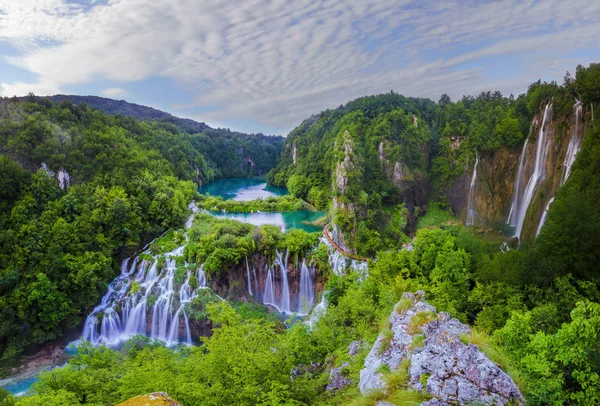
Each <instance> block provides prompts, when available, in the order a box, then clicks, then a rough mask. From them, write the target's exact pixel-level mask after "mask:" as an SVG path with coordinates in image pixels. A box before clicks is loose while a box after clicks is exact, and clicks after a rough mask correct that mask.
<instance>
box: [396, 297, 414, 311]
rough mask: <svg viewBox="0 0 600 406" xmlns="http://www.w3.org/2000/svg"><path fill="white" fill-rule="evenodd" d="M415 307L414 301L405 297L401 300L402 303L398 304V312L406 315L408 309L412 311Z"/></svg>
mask: <svg viewBox="0 0 600 406" xmlns="http://www.w3.org/2000/svg"><path fill="white" fill-rule="evenodd" d="M412 305H413V301H412V299H409V298H407V297H404V298H402V299H400V301H399V302H398V303H397V304H396V312H398V313H399V314H404V313H406V311H407V310H408V309H410V308H411V307H412Z"/></svg>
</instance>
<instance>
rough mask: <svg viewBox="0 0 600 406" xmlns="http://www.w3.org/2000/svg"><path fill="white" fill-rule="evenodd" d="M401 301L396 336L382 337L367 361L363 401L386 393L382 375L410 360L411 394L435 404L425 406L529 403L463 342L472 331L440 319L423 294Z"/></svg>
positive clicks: (363, 372)
mask: <svg viewBox="0 0 600 406" xmlns="http://www.w3.org/2000/svg"><path fill="white" fill-rule="evenodd" d="M402 299H403V300H402V301H401V302H400V303H401V304H402V306H398V305H397V306H396V308H395V309H394V311H393V312H392V314H391V316H390V327H389V328H390V330H391V331H392V333H393V336H392V337H391V338H390V335H391V334H387V335H385V334H383V333H382V334H380V335H379V337H378V338H377V340H376V341H375V344H373V347H372V348H371V350H370V352H369V355H367V358H366V359H365V367H364V369H363V370H361V372H360V383H359V388H360V391H361V393H362V394H363V395H365V394H368V393H369V392H371V391H374V390H383V391H384V392H385V390H386V388H385V384H384V381H383V373H382V371H383V370H386V369H387V368H389V370H390V371H394V370H396V369H398V368H399V367H400V363H401V362H402V361H404V360H405V359H409V360H410V366H409V367H408V375H409V380H408V384H407V389H411V390H415V391H418V392H426V393H427V394H428V395H429V396H430V397H431V399H430V400H428V401H426V402H424V403H423V404H424V405H429V406H433V405H436V406H441V405H450V404H452V405H454V404H461V405H464V404H471V403H478V404H488V405H505V404H508V403H509V402H512V403H511V404H519V405H522V404H524V403H525V400H524V398H523V396H522V395H521V393H520V391H519V388H518V387H517V385H516V384H515V383H514V382H513V381H512V379H511V378H510V377H509V376H508V375H507V374H506V373H504V372H503V371H502V370H501V369H500V367H499V366H498V365H496V364H494V363H493V362H492V361H490V360H489V359H488V358H487V357H486V356H485V354H484V353H483V352H482V351H481V350H480V349H479V347H478V346H476V345H473V344H470V343H467V344H465V343H463V342H462V341H461V336H465V335H467V334H469V333H470V332H471V329H470V328H469V326H467V325H465V324H462V323H461V322H459V321H458V320H457V319H453V318H451V317H450V315H449V314H448V313H445V312H440V313H437V312H436V309H435V308H434V307H433V306H431V305H430V304H428V303H426V302H425V301H424V299H425V294H424V293H423V292H422V291H418V292H416V293H415V294H411V293H405V294H404V295H403V297H402ZM408 300H409V301H410V302H407V301H408ZM407 304H410V306H408V305H407ZM400 307H401V308H400ZM417 315H418V316H417ZM415 316H417V319H415V320H414V321H413V322H412V323H411V320H413V317H415ZM417 320H421V321H420V322H416V321H417ZM416 336H419V337H418V338H417V339H415V337H416ZM413 340H414V341H413Z"/></svg>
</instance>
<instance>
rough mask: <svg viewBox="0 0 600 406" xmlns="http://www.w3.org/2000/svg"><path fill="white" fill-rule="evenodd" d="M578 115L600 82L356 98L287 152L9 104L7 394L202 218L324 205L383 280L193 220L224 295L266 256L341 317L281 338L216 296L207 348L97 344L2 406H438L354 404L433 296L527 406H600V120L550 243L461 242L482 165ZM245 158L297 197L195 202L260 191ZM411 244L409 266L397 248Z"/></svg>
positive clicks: (278, 324) (582, 75) (594, 67)
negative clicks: (161, 402) (463, 212)
mask: <svg viewBox="0 0 600 406" xmlns="http://www.w3.org/2000/svg"><path fill="white" fill-rule="evenodd" d="M575 99H578V100H580V101H581V102H582V103H583V104H584V105H588V106H590V105H593V106H594V107H593V108H594V109H597V108H598V106H599V104H600V64H591V65H590V66H589V67H587V68H586V67H583V66H578V67H577V70H576V73H575V75H573V76H571V75H570V74H569V73H567V75H566V76H565V78H564V83H562V84H557V83H554V82H552V83H544V82H541V81H539V82H536V83H533V84H531V85H530V86H529V88H528V90H527V92H526V93H525V94H522V95H519V96H517V97H515V96H513V95H510V96H508V97H506V96H503V95H502V94H500V93H499V92H495V93H493V92H487V93H482V94H480V95H479V96H477V97H471V96H465V97H463V98H462V99H461V100H458V101H452V100H451V99H450V98H449V97H448V96H447V95H443V96H442V97H441V98H440V99H439V101H437V102H434V101H431V100H428V99H417V98H408V97H404V96H401V95H399V94H396V93H394V92H391V93H388V94H383V95H378V96H370V97H363V98H359V99H356V100H354V101H352V102H350V103H348V104H346V105H345V106H340V107H339V108H337V109H333V110H327V111H324V112H322V113H320V114H319V115H317V116H314V117H312V118H310V119H308V120H306V121H304V122H303V123H302V124H300V125H299V126H298V127H297V128H295V129H294V130H292V131H291V132H290V134H289V135H288V137H287V138H286V139H285V145H282V144H283V142H281V143H280V144H277V142H273V141H270V140H269V139H266V138H265V136H262V135H256V136H248V137H244V136H243V135H240V134H237V135H236V136H235V137H229V136H227V135H223V134H220V133H219V134H218V133H216V132H211V130H205V131H204V132H203V133H201V134H190V133H189V132H186V131H184V130H182V129H181V128H179V127H177V126H176V125H173V124H170V123H161V122H155V121H139V120H136V119H134V118H130V117H124V116H121V115H115V116H109V115H106V114H105V113H103V112H99V111H97V110H94V109H92V108H90V107H88V106H86V105H83V104H81V105H75V104H72V103H70V102H68V101H63V102H60V103H56V102H52V101H49V100H45V99H40V98H36V97H34V96H30V97H29V98H27V99H25V100H23V101H17V100H9V99H4V100H1V101H0V120H1V121H0V175H1V176H0V183H1V187H0V194H1V198H0V229H1V232H0V359H1V360H2V363H1V364H0V368H2V369H0V371H2V373H4V374H6V373H8V372H9V368H10V367H11V366H13V365H15V364H16V363H17V362H18V360H19V357H20V356H22V355H24V354H27V353H29V352H31V351H33V350H35V349H37V348H40V346H41V345H43V344H44V343H47V342H49V341H51V340H55V339H57V338H59V337H61V336H63V335H65V334H68V333H72V332H73V331H77V330H78V329H80V328H81V326H82V322H83V320H84V319H85V317H86V315H87V314H88V313H89V311H90V310H91V309H92V308H93V307H94V306H95V305H96V304H97V303H98V301H99V299H100V298H101V297H102V295H103V294H104V293H105V292H106V289H107V285H108V283H109V282H110V281H111V280H112V279H113V278H114V277H115V276H116V275H117V273H118V269H119V267H120V261H121V260H122V259H124V258H126V257H128V256H131V255H132V254H134V253H135V252H138V251H139V250H140V248H141V247H143V246H144V245H145V244H146V243H148V242H150V241H151V240H153V239H154V238H156V237H158V236H161V235H162V237H161V238H159V239H157V240H155V243H154V247H155V248H152V249H155V250H156V253H164V252H167V251H169V250H170V249H172V248H173V247H174V246H176V245H177V244H178V243H181V242H182V241H183V240H184V238H183V234H181V233H180V232H175V231H174V230H177V229H181V227H182V226H183V224H184V222H185V220H186V219H187V217H188V215H189V212H188V205H189V204H190V203H191V202H192V201H193V200H196V201H197V202H198V205H199V207H201V208H204V209H207V210H219V211H222V210H226V211H234V212H249V211H256V210H260V211H290V210H300V209H304V208H306V207H308V206H309V205H312V206H314V207H316V208H318V209H320V210H323V211H325V212H326V213H327V216H328V220H329V221H330V222H331V225H332V226H333V227H336V228H337V230H339V231H340V233H341V234H342V235H343V238H344V244H345V245H346V246H347V247H348V249H349V251H351V252H352V253H354V254H358V255H361V256H365V257H368V258H369V260H368V268H369V273H368V276H367V277H366V278H364V277H363V275H358V274H356V273H352V272H349V273H347V274H346V275H343V276H342V275H336V274H335V273H334V272H333V270H332V269H331V268H330V264H329V263H328V260H327V251H326V250H325V249H324V246H323V245H320V246H319V237H320V233H306V232H304V231H301V230H290V231H288V232H286V233H282V231H281V230H280V229H278V228H277V227H274V226H262V227H255V226H251V225H249V224H243V223H239V222H235V221H231V220H217V219H216V218H214V217H212V216H210V215H209V214H206V213H199V214H196V216H195V219H194V222H193V225H192V227H191V228H190V230H189V231H188V235H187V238H188V240H187V245H186V247H185V250H184V254H183V255H184V258H185V259H186V260H187V262H188V263H193V264H203V266H204V271H205V272H206V274H207V276H208V277H215V276H218V275H219V274H220V273H222V272H224V270H225V269H227V268H228V267H231V266H235V265H236V264H237V265H240V264H243V263H244V260H245V259H246V258H247V257H248V256H250V255H255V254H257V253H258V254H261V255H265V256H266V257H272V256H273V254H274V252H275V249H279V250H287V251H289V252H290V254H291V255H292V256H294V257H296V258H298V257H304V256H308V259H309V260H311V261H313V263H315V264H316V265H317V267H318V270H319V275H318V278H319V280H320V281H322V282H323V284H324V286H323V290H322V292H323V293H322V294H323V295H324V296H325V299H326V302H327V303H328V306H327V310H326V311H325V312H324V313H323V314H322V315H321V317H319V318H318V319H317V320H316V322H315V323H314V324H308V323H305V322H303V320H299V319H295V318H293V317H290V318H289V319H287V320H285V321H281V320H279V319H277V318H276V317H273V314H271V313H267V312H266V311H265V310H264V308H262V307H261V306H255V304H254V303H239V302H229V301H226V300H218V299H215V298H214V297H201V298H199V299H198V300H197V303H195V305H197V308H196V312H197V314H196V317H198V318H207V319H209V320H210V322H211V325H212V329H211V332H210V334H207V336H206V337H204V336H203V337H201V338H200V343H199V345H194V346H183V345H182V346H176V347H173V348H169V347H167V346H165V345H164V343H161V342H159V341H153V340H150V339H149V338H147V337H144V336H136V337H134V338H133V339H131V340H130V341H128V342H127V344H126V345H125V346H124V347H123V348H120V349H113V348H107V347H104V346H99V347H94V346H92V345H90V344H83V345H81V346H80V347H79V348H78V350H77V353H76V354H75V355H74V356H73V357H72V358H71V359H70V360H69V362H68V364H67V365H66V366H64V367H62V368H55V369H53V370H51V371H48V372H43V373H42V374H41V375H40V379H39V381H38V382H37V383H35V384H34V385H33V393H32V394H31V395H30V396H26V397H12V396H10V395H8V394H4V393H3V392H2V391H1V390H0V404H4V405H11V406H12V405H19V406H21V405H51V406H62V405H65V406H66V405H77V404H86V405H114V404H118V403H119V402H122V401H125V400H127V399H129V398H132V397H134V396H137V395H142V394H146V393H150V392H157V391H164V392H167V393H168V394H169V395H171V396H172V397H173V398H174V399H177V400H178V401H179V402H181V404H183V405H186V406H188V405H189V406H191V405H225V404H231V405H263V406H267V405H269V406H275V405H290V406H291V405H294V406H299V405H346V404H350V405H357V406H359V405H376V404H377V402H378V401H380V400H384V399H387V400H389V401H393V402H394V403H395V404H397V405H409V404H411V405H412V404H420V402H422V401H425V400H427V399H429V398H428V395H427V393H425V392H414V391H407V390H405V389H404V386H405V384H406V379H407V378H406V377H400V376H398V374H396V375H394V374H393V373H392V372H391V371H386V374H385V377H386V395H385V396H379V397H377V396H375V395H373V396H362V395H361V393H360V391H359V389H358V388H357V386H356V383H357V382H358V380H359V373H360V370H361V369H362V368H363V367H364V361H365V357H366V356H367V354H368V352H369V349H370V347H371V345H372V344H373V342H374V341H375V340H376V338H377V337H378V335H379V334H380V333H383V334H385V331H386V327H385V326H386V322H387V321H388V318H389V315H390V313H391V312H392V310H393V309H395V306H396V305H397V304H398V305H399V302H400V301H401V298H402V295H403V293H404V292H415V291H417V290H423V291H424V292H425V293H426V295H427V296H426V297H427V301H428V302H429V303H431V304H432V305H433V306H435V307H436V308H437V309H438V311H445V312H448V313H450V315H451V316H452V317H455V318H457V319H458V320H460V321H461V322H463V323H468V324H469V325H470V326H472V327H473V333H472V335H471V336H470V338H468V339H469V340H471V341H472V342H473V343H475V344H477V345H478V346H479V348H481V350H482V351H483V352H484V353H485V354H486V355H487V356H488V358H490V359H491V360H492V361H493V362H494V363H496V364H497V365H500V366H501V368H502V369H503V370H504V371H505V372H506V373H507V374H508V375H509V376H510V377H511V378H512V379H513V381H514V382H515V383H516V384H517V385H518V386H519V389H520V390H521V392H522V393H523V395H524V397H525V398H526V400H527V404H531V405H563V404H584V405H595V404H599V403H600V346H599V344H598V343H599V342H600V275H599V273H598V267H597V264H598V263H599V261H600V235H598V234H600V231H599V230H600V208H599V207H598V201H600V125H598V122H599V119H598V115H599V113H598V112H596V115H595V116H594V115H593V113H592V115H589V116H586V135H585V138H584V139H583V143H582V146H581V150H580V151H579V153H578V155H577V159H576V161H575V163H574V165H573V167H572V170H571V175H570V176H569V177H568V179H567V180H566V183H564V185H562V186H561V187H560V188H559V189H558V192H557V193H556V195H555V196H554V202H553V204H552V206H550V210H549V212H548V216H547V220H546V223H545V225H544V227H543V228H542V229H541V232H540V234H539V236H537V238H535V239H534V240H531V241H523V242H522V243H521V244H520V246H518V248H517V245H516V244H515V243H514V241H512V242H511V241H508V242H509V243H511V244H512V245H511V247H512V248H511V249H509V250H507V251H506V250H500V247H501V244H502V243H504V242H507V239H506V238H502V237H501V236H499V235H498V234H497V233H494V232H486V231H485V230H483V231H482V230H481V229H476V228H471V227H465V226H464V225H463V224H462V222H461V220H460V219H458V218H456V217H455V216H454V215H453V213H452V212H451V210H450V205H449V202H448V196H447V195H448V193H447V191H448V188H449V187H450V186H451V185H452V183H453V182H454V181H456V179H458V178H459V177H460V176H461V175H462V174H463V173H464V172H465V171H466V169H465V168H466V167H467V163H468V162H470V163H471V164H470V165H471V166H472V162H473V161H474V157H475V156H476V154H479V153H494V152H495V151H499V150H500V149H503V148H505V149H513V150H518V149H519V148H521V147H522V146H523V143H524V142H525V140H526V139H527V138H528V137H535V135H531V134H530V127H531V123H532V120H533V119H534V117H535V116H536V114H539V112H540V109H541V108H542V106H543V105H545V104H547V103H548V102H550V101H552V103H553V106H554V107H553V113H552V114H553V120H554V122H555V123H556V125H557V126H567V125H568V119H567V118H566V117H567V116H569V115H570V114H572V109H573V103H574V100H575ZM215 131H216V130H215ZM240 147H241V148H243V149H244V151H252V152H251V154H254V155H252V156H254V157H257V158H252V159H253V160H252V162H253V164H254V165H257V166H258V168H259V169H260V172H262V173H265V172H267V171H268V170H269V169H270V172H269V173H268V176H267V179H268V182H269V183H270V184H272V185H274V186H279V187H287V189H288V191H289V193H290V195H291V196H284V197H280V198H274V199H271V200H262V201H254V202H231V201H223V200H222V199H221V198H215V197H211V196H201V195H199V194H198V192H197V187H198V186H199V185H201V184H204V183H206V182H208V181H210V180H212V179H215V178H222V177H240V176H250V175H253V174H255V173H254V172H253V171H252V170H250V169H249V168H252V167H253V166H252V165H251V164H250V163H249V162H250V161H249V160H248V159H246V158H244V157H241V158H240V157H239V156H238V158H239V159H238V158H235V159H233V160H229V159H228V157H229V156H232V155H231V154H232V151H235V150H237V149H239V148H240ZM260 156H264V157H268V159H261V158H258V157H260ZM42 166H44V167H42ZM45 168H47V169H45ZM60 171H65V172H67V173H68V174H69V177H70V186H69V187H68V188H65V189H63V188H61V184H60V183H59V181H58V180H57V176H56V174H57V173H59V172H60ZM167 230H171V231H169V232H167V233H165V232H166V231H167ZM163 233H165V234H163ZM596 235H598V237H595V236H596ZM407 243H411V247H412V249H411V250H407V249H402V247H403V246H405V245H406V244H407ZM313 247H317V248H316V249H314V250H313V249H312V248H313ZM248 272H249V271H248ZM248 278H249V276H248ZM361 340H364V342H365V343H366V344H367V345H364V346H362V347H361V348H360V349H359V350H358V351H357V354H356V355H355V356H349V354H348V347H349V345H350V344H351V343H353V342H356V341H361ZM415 345H418V343H416V344H415ZM343 364H345V366H344V368H345V374H346V375H345V376H346V377H347V378H348V379H350V380H351V381H352V382H353V384H352V385H350V386H348V387H346V388H344V389H342V390H339V391H329V390H327V389H326V386H327V383H328V378H329V373H330V370H331V368H334V367H335V368H337V367H342V365H343Z"/></svg>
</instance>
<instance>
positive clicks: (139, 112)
mask: <svg viewBox="0 0 600 406" xmlns="http://www.w3.org/2000/svg"><path fill="white" fill-rule="evenodd" d="M21 99H25V97H21ZM47 99H50V100H52V101H54V102H58V103H60V102H62V101H64V100H68V101H70V102H72V103H75V104H82V103H84V104H87V105H88V106H90V107H92V108H94V109H96V110H102V111H103V112H105V113H106V114H122V115H124V116H128V117H133V118H136V119H138V120H154V121H160V122H165V123H171V124H174V125H176V126H177V127H179V128H181V129H183V130H184V131H186V132H188V133H190V134H195V133H200V132H203V131H204V130H208V129H210V128H211V127H209V126H208V125H206V124H205V123H202V122H198V121H195V120H190V119H188V118H180V117H175V116H174V115H172V114H169V113H167V112H164V111H161V110H157V109H155V108H152V107H148V106H142V105H140V104H135V103H130V102H127V101H125V100H114V99H109V98H106V97H100V96H77V95H66V94H57V95H55V96H48V97H47Z"/></svg>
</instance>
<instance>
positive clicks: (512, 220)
mask: <svg viewBox="0 0 600 406" xmlns="http://www.w3.org/2000/svg"><path fill="white" fill-rule="evenodd" d="M528 143H529V137H527V139H525V144H523V151H521V156H520V157H519V170H518V172H517V179H516V180H515V186H514V188H513V197H512V202H511V204H510V212H509V213H508V221H507V223H508V224H510V225H511V226H513V227H516V226H517V213H518V212H519V203H520V202H521V200H520V199H519V196H521V193H522V191H523V190H522V189H523V184H524V183H525V167H526V165H527V161H526V159H527V144H528Z"/></svg>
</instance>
